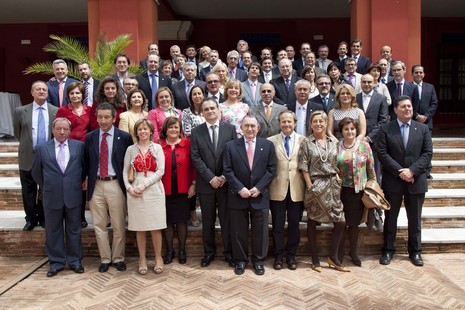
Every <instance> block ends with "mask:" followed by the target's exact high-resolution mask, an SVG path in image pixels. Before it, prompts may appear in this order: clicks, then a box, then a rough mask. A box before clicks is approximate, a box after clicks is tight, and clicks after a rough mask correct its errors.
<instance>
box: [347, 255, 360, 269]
mask: <svg viewBox="0 0 465 310" xmlns="http://www.w3.org/2000/svg"><path fill="white" fill-rule="evenodd" d="M350 257H351V258H352V264H354V265H355V266H358V267H362V261H361V260H360V258H358V256H352V255H350Z"/></svg>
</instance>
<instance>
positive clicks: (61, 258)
mask: <svg viewBox="0 0 465 310" xmlns="http://www.w3.org/2000/svg"><path fill="white" fill-rule="evenodd" d="M70 131H71V122H70V121H69V120H68V119H66V118H63V117H58V118H56V119H55V120H54V121H53V124H52V132H53V136H54V139H53V140H48V141H47V142H46V143H42V144H40V145H38V146H37V148H36V150H35V152H34V161H33V163H32V176H33V177H34V180H35V181H36V182H37V183H38V184H39V186H40V187H41V188H42V193H43V195H42V196H43V202H44V213H45V219H46V221H47V226H46V227H45V246H46V247H47V255H48V259H49V262H50V270H49V271H48V272H47V277H53V276H55V275H57V273H58V272H59V271H61V270H63V269H64V268H65V265H66V263H68V265H69V267H70V268H71V270H73V271H74V272H76V273H83V272H84V267H82V265H81V257H82V246H81V204H82V199H83V197H82V182H83V181H84V169H83V166H84V143H83V142H81V141H77V140H69V139H68V137H69V134H70ZM65 197H66V199H65ZM64 227H66V230H65V229H64ZM64 237H65V238H64ZM65 239H66V246H65V242H64V240H65Z"/></svg>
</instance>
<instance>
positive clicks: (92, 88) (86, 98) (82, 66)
mask: <svg viewBox="0 0 465 310" xmlns="http://www.w3.org/2000/svg"><path fill="white" fill-rule="evenodd" d="M78 70H79V75H80V76H81V81H82V83H83V84H84V87H85V89H86V93H85V94H83V98H82V100H83V102H84V104H86V105H88V106H89V107H91V106H92V105H93V104H94V101H95V94H97V92H98V86H99V84H100V81H99V80H96V79H94V78H93V77H92V68H91V67H90V64H89V63H88V62H86V61H81V62H79V63H78Z"/></svg>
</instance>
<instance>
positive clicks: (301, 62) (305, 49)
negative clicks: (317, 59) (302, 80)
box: [292, 42, 312, 76]
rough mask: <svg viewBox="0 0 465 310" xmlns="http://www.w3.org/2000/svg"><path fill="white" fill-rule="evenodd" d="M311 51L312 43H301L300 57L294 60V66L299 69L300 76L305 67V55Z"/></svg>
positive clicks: (296, 69)
mask: <svg viewBox="0 0 465 310" xmlns="http://www.w3.org/2000/svg"><path fill="white" fill-rule="evenodd" d="M311 51H312V48H311V46H310V43H307V42H304V43H302V44H300V58H295V59H294V61H293V62H292V67H293V68H294V70H295V71H297V74H298V75H299V76H300V72H302V69H303V68H304V67H305V55H307V53H310V52H311Z"/></svg>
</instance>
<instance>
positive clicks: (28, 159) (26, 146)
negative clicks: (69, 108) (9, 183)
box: [13, 103, 58, 171]
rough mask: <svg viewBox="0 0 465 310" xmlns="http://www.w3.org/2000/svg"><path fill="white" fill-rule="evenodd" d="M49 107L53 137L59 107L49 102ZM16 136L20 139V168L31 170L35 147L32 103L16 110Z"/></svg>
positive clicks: (50, 127)
mask: <svg viewBox="0 0 465 310" xmlns="http://www.w3.org/2000/svg"><path fill="white" fill-rule="evenodd" d="M47 109H48V119H49V124H48V137H49V139H51V137H52V123H53V120H54V119H55V115H56V114H57V111H58V108H57V107H55V106H53V105H51V104H50V103H48V104H47ZM13 127H14V135H15V138H16V139H17V140H18V141H19V149H18V163H19V169H20V170H26V171H28V170H31V167H32V158H33V151H34V150H33V148H32V103H30V104H27V105H25V106H22V107H18V108H17V109H16V110H15V113H14V118H13Z"/></svg>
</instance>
